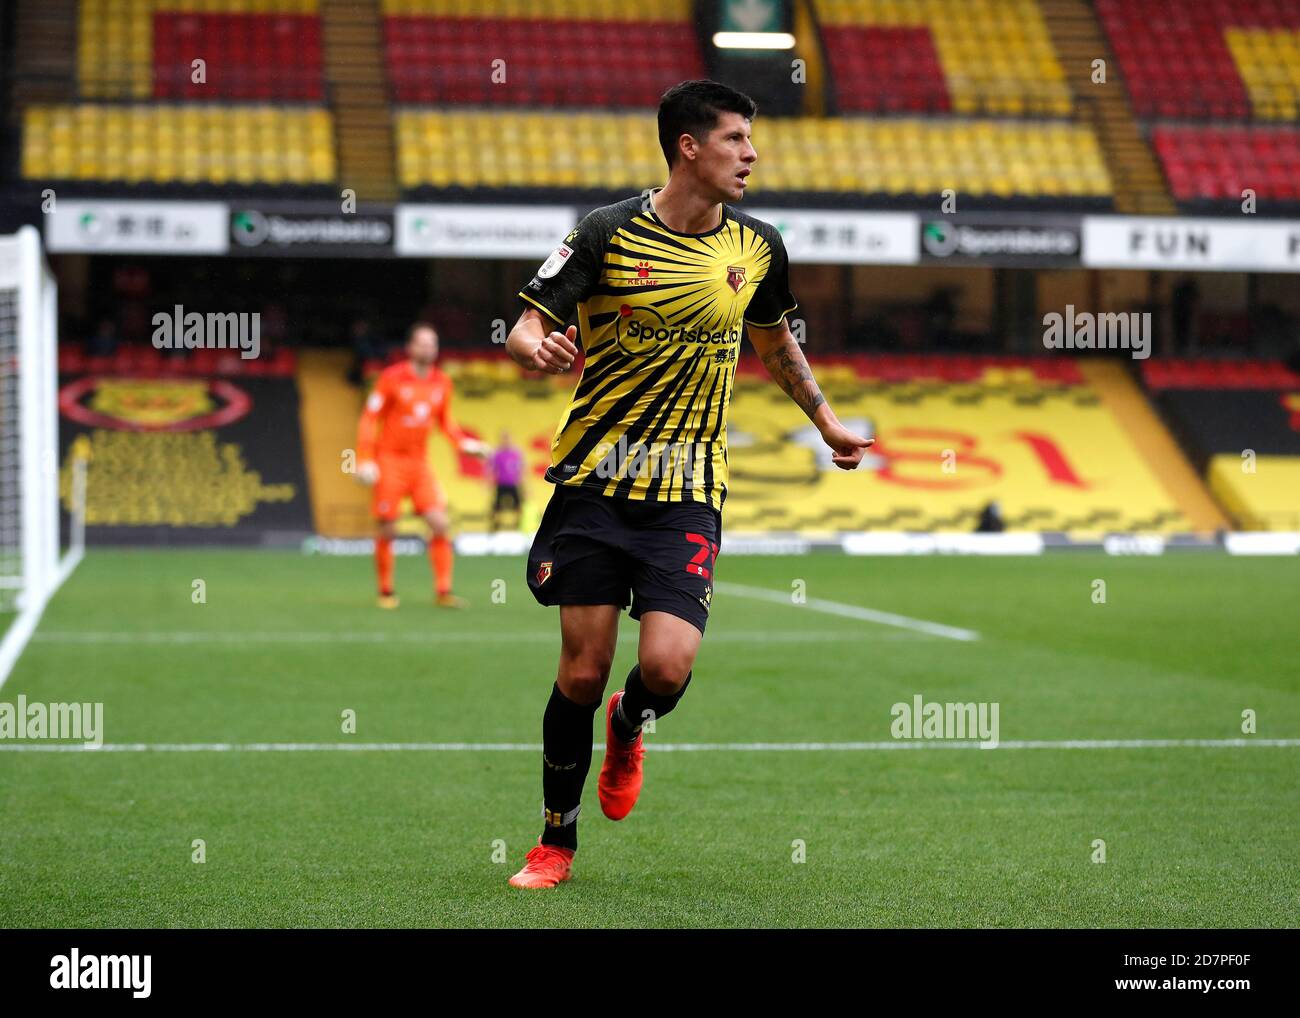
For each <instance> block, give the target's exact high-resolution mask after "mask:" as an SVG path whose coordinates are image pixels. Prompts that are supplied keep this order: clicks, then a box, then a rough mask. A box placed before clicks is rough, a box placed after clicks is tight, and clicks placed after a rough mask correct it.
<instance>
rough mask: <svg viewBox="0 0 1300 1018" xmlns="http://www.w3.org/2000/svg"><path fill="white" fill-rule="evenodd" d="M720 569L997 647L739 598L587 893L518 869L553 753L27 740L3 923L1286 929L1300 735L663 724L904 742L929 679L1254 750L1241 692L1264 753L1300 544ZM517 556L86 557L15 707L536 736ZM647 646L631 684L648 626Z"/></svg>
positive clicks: (184, 728)
mask: <svg viewBox="0 0 1300 1018" xmlns="http://www.w3.org/2000/svg"><path fill="white" fill-rule="evenodd" d="M719 567H720V574H719V580H721V581H730V582H732V583H744V584H748V585H751V586H757V587H765V588H768V589H771V590H777V591H790V590H792V587H793V585H794V583H795V581H796V580H802V581H804V583H805V584H806V590H807V595H808V597H809V598H820V599H826V600H830V601H836V602H841V603H844V604H851V605H860V606H865V607H869V608H874V609H879V610H883V611H890V612H896V613H900V614H903V615H907V616H912V617H915V618H920V619H927V620H932V621H937V622H942V623H946V624H948V625H953V626H962V627H967V628H970V629H973V630H976V631H978V632H979V634H980V639H979V640H977V641H973V642H957V641H953V640H948V639H941V638H937V637H934V636H928V635H924V634H922V633H918V632H912V631H909V630H905V629H898V628H890V627H886V626H881V625H877V624H873V623H868V622H863V621H857V620H854V619H851V618H843V617H839V616H835V615H832V614H826V613H823V612H819V611H815V610H813V609H812V608H810V607H809V606H807V605H803V606H799V605H794V604H788V605H787V604H775V603H766V602H763V601H760V600H752V599H748V598H742V597H739V596H734V595H729V594H725V593H721V594H719V595H717V596H716V597H715V599H714V610H713V615H712V619H711V621H710V624H709V634H708V636H707V637H706V638H705V641H704V644H703V648H702V650H701V653H700V657H699V659H698V663H697V666H696V672H695V681H694V682H693V683H692V686H691V691H690V694H689V695H688V696H687V697H686V698H685V700H684V701H683V703H682V705H681V707H680V708H679V709H678V710H677V712H676V713H674V714H673V715H672V716H671V717H668V718H666V719H664V720H662V721H661V722H660V724H659V729H658V731H657V732H656V733H655V735H654V736H653V737H652V738H651V740H650V749H649V753H648V757H647V764H646V787H645V791H644V792H643V794H642V798H641V801H640V803H639V804H638V806H637V808H636V810H635V811H634V812H633V813H632V815H631V816H630V817H629V818H628V819H627V820H625V821H623V822H622V823H619V824H614V823H611V822H609V821H607V820H606V819H605V818H604V817H603V816H601V814H600V810H599V806H598V804H597V802H596V797H595V787H594V786H595V775H594V773H593V774H592V775H591V776H590V777H589V779H588V784H587V795H586V799H585V805H586V810H585V813H584V818H583V820H582V822H581V827H580V830H581V849H580V851H579V853H578V858H577V862H576V865H575V876H574V879H573V881H571V882H570V883H568V884H565V885H562V886H561V887H560V888H558V889H556V890H554V891H549V892H522V891H516V890H514V889H511V888H509V887H507V886H506V879H507V877H508V876H509V875H510V874H511V873H513V872H514V870H515V869H517V868H518V866H519V864H520V862H521V859H522V856H523V853H524V852H525V851H526V850H527V848H528V847H529V846H530V845H532V844H533V843H534V842H535V840H536V837H537V834H538V832H539V829H540V817H539V814H540V807H541V790H540V770H541V765H540V761H539V760H538V755H540V754H535V753H533V752H529V751H503V750H487V749H469V750H463V751H414V750H406V751H369V750H366V751H356V752H338V751H295V752H250V751H236V752H214V751H206V750H201V751H185V752H158V751H149V752H98V753H96V752H31V751H19V752H13V751H0V804H2V806H3V822H2V823H0V924H2V925H4V926H6V927H10V926H74V927H79V926H90V927H105V926H264V925H267V926H291V927H298V926H553V927H567V926H598V925H608V926H633V927H645V926H746V927H747V926H1084V927H1094V926H1162V927H1181V926H1191V927H1202V926H1246V927H1253V926H1293V925H1294V924H1295V922H1296V916H1297V915H1300V876H1298V874H1300V748H1296V747H1285V746H1284V747H1264V746H1247V747H1239V748H1219V747H1216V748H1192V747H1173V748H1132V749H1127V748H1118V749H1117V748H1109V749H1065V748H1048V749H1015V748H999V749H996V750H956V749H943V748H939V747H937V746H936V745H934V744H930V745H927V746H926V747H924V748H921V749H917V750H912V751H890V750H852V751H836V750H831V749H819V750H814V751H802V752H789V751H784V752H779V751H772V750H749V751H740V750H714V751H700V752H662V751H661V752H656V751H655V747H654V743H655V742H659V743H673V744H682V743H751V742H817V743H843V742H876V741H891V737H890V724H891V721H892V717H891V714H890V708H891V706H892V705H893V704H894V703H896V702H910V700H911V698H912V697H913V696H914V695H916V694H921V695H922V696H924V697H925V699H926V700H928V701H976V702H979V701H988V702H997V703H998V704H999V705H1000V728H1001V731H1000V737H1001V739H1002V740H1003V741H1004V742H1006V741H1009V740H1112V739H1184V738H1204V739H1233V738H1252V736H1248V735H1247V736H1243V735H1242V732H1241V724H1242V720H1241V718H1242V712H1243V710H1247V709H1249V710H1253V711H1255V712H1256V717H1257V725H1258V732H1257V735H1256V736H1253V738H1258V739H1264V738H1296V737H1300V670H1298V669H1297V664H1296V660H1297V659H1296V650H1297V643H1296V634H1297V628H1296V606H1297V604H1300V573H1298V572H1297V568H1296V563H1295V561H1293V560H1285V559H1239V558H1230V557H1227V556H1222V555H1190V554H1189V555H1168V556H1165V557H1161V558H1111V557H1106V556H1103V555H1100V554H1097V555H1093V554H1086V553H1077V554H1062V555H1058V556H1046V557H1042V558H1030V559H1020V558H1014V559H988V558H948V557H933V558H898V559H868V558H850V557H841V556H835V555H810V556H805V557H770V558H768V557H748V558H746V557H731V558H728V557H727V556H726V555H725V554H724V555H723V556H722V557H721V558H720V560H719ZM522 568H523V566H522V562H521V561H519V560H517V559H504V558H481V559H469V558H461V559H460V560H458V562H457V570H458V573H457V588H458V590H459V591H460V592H461V593H462V594H463V595H464V596H466V597H468V598H470V599H471V601H472V605H471V608H470V609H469V610H468V611H466V612H463V613H459V614H457V613H451V612H445V611H443V612H439V611H436V610H435V609H434V608H433V607H432V606H431V598H430V596H429V572H428V563H427V560H426V559H425V558H423V557H420V558H401V559H399V560H398V565H397V579H398V588H399V592H400V593H402V594H403V596H404V601H403V606H402V608H401V609H400V610H399V611H397V612H391V613H384V612H380V611H379V610H377V609H376V608H375V607H374V606H373V603H372V595H371V585H372V581H371V564H370V560H369V559H368V558H310V557H304V556H300V555H297V554H291V553H272V552H261V551H230V550H217V551H194V550H173V551H146V552H140V551H132V552H127V551H107V550H101V551H94V552H92V553H90V554H89V556H88V557H87V559H86V561H85V562H84V563H83V564H82V565H81V566H80V568H79V569H78V571H77V572H76V573H75V574H74V575H73V577H72V578H71V580H70V581H69V582H68V584H67V585H66V586H65V587H64V589H63V590H62V591H61V592H60V593H59V595H58V596H57V598H56V599H55V600H54V602H53V603H52V604H51V605H50V607H49V608H48V610H47V612H46V614H45V617H44V619H43V621H42V624H41V628H40V630H39V631H38V633H37V636H36V638H35V639H34V641H33V642H32V643H31V644H30V645H29V647H28V649H27V650H26V652H25V654H24V656H23V658H22V659H21V661H20V662H19V664H18V666H17V668H16V669H15V671H14V674H13V675H12V676H11V677H10V679H9V681H8V683H7V684H6V685H5V687H4V689H3V690H0V700H3V701H6V702H15V701H16V699H17V697H18V695H19V694H24V695H26V697H27V698H28V700H29V701H42V702H51V701H102V702H103V703H104V705H105V707H104V712H105V713H104V721H105V727H106V733H105V741H106V742H109V743H115V744H120V743H146V744H151V745H152V744H160V743H166V744H200V743H201V744H208V743H234V744H249V743H322V742H324V743H346V742H354V743H357V742H360V743H394V742H401V743H474V744H478V743H539V742H540V739H541V711H542V708H543V706H544V704H545V701H546V697H547V695H548V691H549V688H550V684H551V682H552V680H553V678H554V668H555V656H556V649H557V642H558V639H557V631H558V621H557V616H556V613H555V612H554V611H552V610H546V609H542V608H540V607H538V606H537V605H536V604H534V603H533V601H532V599H531V598H530V596H529V594H528V591H527V588H526V587H525V585H524V582H523V577H522ZM196 579H201V580H203V581H204V584H205V585H206V603H201V604H196V603H193V600H192V597H191V592H192V590H193V581H194V580H196ZM497 579H503V580H505V586H504V595H505V601H504V603H502V604H497V603H494V602H493V598H492V593H493V589H494V588H493V581H494V580H497ZM1096 579H1103V580H1105V582H1106V603H1105V604H1094V603H1093V600H1092V592H1093V582H1094V580H1096ZM497 589H498V590H499V589H501V588H497ZM621 633H622V643H621V645H620V648H619V652H618V657H617V659H616V662H615V668H614V675H613V677H612V679H611V688H612V689H613V688H618V687H619V686H620V685H621V683H622V677H623V676H624V675H625V674H626V672H627V669H628V668H629V667H630V666H631V663H632V661H633V659H634V654H635V647H636V624H635V623H633V622H631V621H630V620H628V619H626V618H625V619H624V621H623V627H622V630H621ZM345 710H352V711H355V712H356V719H357V731H356V734H355V735H352V734H344V733H343V732H342V731H341V726H342V721H341V716H342V714H343V712H344V711H345ZM595 734H596V737H597V739H599V738H600V737H601V736H600V732H599V730H597V731H596V733H595ZM599 763H600V753H599V752H597V753H596V756H595V762H594V766H593V771H594V770H595V768H597V767H599ZM195 839H202V840H203V841H204V843H205V846H206V848H205V851H206V861H205V862H202V863H196V862H194V861H192V852H193V849H192V847H191V846H192V843H193V842H194V840H195ZM1096 839H1102V840H1104V842H1105V846H1106V861H1105V862H1104V863H1097V862H1094V861H1093V858H1094V848H1093V844H1094V841H1095V840H1096ZM796 842H802V844H803V845H804V846H805V848H804V852H805V853H806V858H805V861H803V862H794V861H792V860H793V858H794V856H795V854H796ZM501 843H504V845H505V861H504V862H495V861H494V859H493V856H494V845H495V846H496V847H497V848H498V849H499V846H500V844H501ZM495 854H497V855H498V856H499V855H500V852H499V851H496V852H495Z"/></svg>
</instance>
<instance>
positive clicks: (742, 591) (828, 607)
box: [713, 583, 980, 641]
mask: <svg viewBox="0 0 1300 1018" xmlns="http://www.w3.org/2000/svg"><path fill="white" fill-rule="evenodd" d="M713 589H714V590H715V591H716V592H718V593H721V594H735V595H736V596H737V597H749V598H753V599H754V600H756V601H769V602H771V603H772V604H782V605H786V606H787V607H795V608H809V609H811V610H812V611H819V612H824V613H825V614H827V615H839V616H840V617H842V618H846V619H859V620H861V621H863V622H875V623H878V624H879V625H882V626H896V627H898V628H899V629H910V630H913V631H914V632H918V633H927V634H929V635H930V636H942V637H944V638H945V639H948V640H965V641H970V640H978V639H979V638H980V634H979V633H977V632H975V630H973V629H961V628H959V627H957V626H945V625H944V624H943V623H941V622H928V621H926V620H925V619H914V618H911V617H910V616H907V615H896V614H894V613H893V612H882V611H877V610H876V609H874V608H861V607H859V606H858V605H855V604H843V603H841V602H839V601H827V600H825V599H823V598H820V597H810V598H808V599H807V601H805V602H804V603H803V604H801V605H797V604H794V603H793V602H792V601H791V600H790V593H789V592H788V591H783V590H768V589H767V588H766V587H751V586H749V585H748V584H744V583H715V584H714V585H713Z"/></svg>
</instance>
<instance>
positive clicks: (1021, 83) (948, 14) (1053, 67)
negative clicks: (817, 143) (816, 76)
mask: <svg viewBox="0 0 1300 1018" xmlns="http://www.w3.org/2000/svg"><path fill="white" fill-rule="evenodd" d="M816 10H817V15H818V19H819V21H820V22H821V26H822V37H823V38H824V40H825V43H826V55H827V59H828V61H829V63H830V69H831V73H832V75H833V78H834V83H835V93H836V96H837V99H838V102H839V105H840V108H841V109H842V110H844V111H849V112H879V113H917V112H931V113H946V112H948V111H950V110H951V111H952V112H956V113H963V114H993V115H1008V116H1017V117H1020V116H1067V115H1068V114H1069V113H1070V111H1071V108H1072V106H1073V103H1072V99H1071V95H1070V89H1069V86H1068V85H1067V84H1066V81H1065V72H1064V70H1063V69H1062V67H1061V64H1060V61H1059V60H1058V59H1057V57H1056V51H1055V49H1054V47H1053V46H1052V41H1051V38H1050V36H1049V34H1048V31H1047V26H1046V24H1045V22H1044V21H1043V16H1042V12H1041V11H1040V10H1039V9H1038V4H1037V2H1036V0H925V2H924V3H914V4H904V3H900V2H898V0H817V3H816Z"/></svg>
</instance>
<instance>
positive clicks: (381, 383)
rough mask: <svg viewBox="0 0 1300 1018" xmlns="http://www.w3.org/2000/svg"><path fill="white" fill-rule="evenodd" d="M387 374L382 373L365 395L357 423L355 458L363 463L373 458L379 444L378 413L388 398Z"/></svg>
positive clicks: (381, 410)
mask: <svg viewBox="0 0 1300 1018" xmlns="http://www.w3.org/2000/svg"><path fill="white" fill-rule="evenodd" d="M387 383H388V375H387V374H382V375H380V376H379V380H378V381H377V382H375V387H374V388H373V389H372V390H371V391H370V395H369V396H367V397H366V408H365V410H363V411H362V413H361V421H360V423H359V424H358V425H357V460H358V462H361V463H365V462H367V461H369V460H373V459H374V458H375V450H376V447H377V446H378V444H379V415H380V414H381V413H382V412H383V410H384V404H385V402H386V401H387V399H388V384H387Z"/></svg>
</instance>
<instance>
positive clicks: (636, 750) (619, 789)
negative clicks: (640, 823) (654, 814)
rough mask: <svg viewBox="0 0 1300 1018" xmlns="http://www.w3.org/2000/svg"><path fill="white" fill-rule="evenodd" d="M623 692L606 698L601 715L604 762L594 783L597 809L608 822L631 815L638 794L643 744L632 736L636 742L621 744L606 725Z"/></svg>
mask: <svg viewBox="0 0 1300 1018" xmlns="http://www.w3.org/2000/svg"><path fill="white" fill-rule="evenodd" d="M622 699H623V690H621V689H620V690H619V691H618V692H617V693H615V694H614V695H613V696H611V697H610V698H609V708H608V709H607V710H606V711H605V762H604V763H603V764H601V767H600V777H599V778H598V779H597V780H596V793H597V795H599V796H600V809H601V812H603V813H604V814H605V816H607V817H609V818H610V819H611V820H622V819H623V818H624V817H625V816H627V815H628V814H629V813H631V812H632V807H633V806H635V805H636V800H637V796H639V795H640V794H641V778H642V762H643V761H644V760H645V742H644V741H643V740H642V738H641V733H640V732H637V733H636V742H632V743H628V742H624V741H623V740H622V739H620V738H619V737H618V736H617V735H615V734H614V726H613V725H612V724H611V723H610V721H611V719H612V718H613V717H614V711H615V710H616V709H617V708H618V704H619V701H620V700H622Z"/></svg>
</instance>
